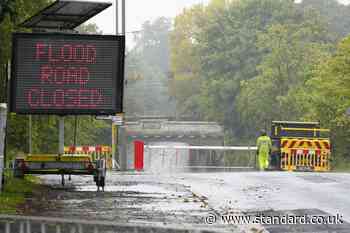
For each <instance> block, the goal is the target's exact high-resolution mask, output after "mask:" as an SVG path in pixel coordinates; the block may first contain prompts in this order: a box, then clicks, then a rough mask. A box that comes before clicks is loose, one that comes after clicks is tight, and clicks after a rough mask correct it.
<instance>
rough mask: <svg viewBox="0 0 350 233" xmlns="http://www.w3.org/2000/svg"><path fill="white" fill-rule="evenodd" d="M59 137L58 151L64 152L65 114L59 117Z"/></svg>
mask: <svg viewBox="0 0 350 233" xmlns="http://www.w3.org/2000/svg"><path fill="white" fill-rule="evenodd" d="M58 123H59V138H58V142H59V145H58V153H59V154H60V155H63V154H64V116H60V117H59V122H58Z"/></svg>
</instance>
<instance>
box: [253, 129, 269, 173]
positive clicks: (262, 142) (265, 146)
mask: <svg viewBox="0 0 350 233" xmlns="http://www.w3.org/2000/svg"><path fill="white" fill-rule="evenodd" d="M256 146H257V148H258V150H257V154H258V161H259V169H260V171H263V170H265V169H267V168H268V167H269V157H270V153H271V148H272V143H271V138H270V137H269V136H267V134H266V131H265V130H261V132H260V137H258V140H257V142H256Z"/></svg>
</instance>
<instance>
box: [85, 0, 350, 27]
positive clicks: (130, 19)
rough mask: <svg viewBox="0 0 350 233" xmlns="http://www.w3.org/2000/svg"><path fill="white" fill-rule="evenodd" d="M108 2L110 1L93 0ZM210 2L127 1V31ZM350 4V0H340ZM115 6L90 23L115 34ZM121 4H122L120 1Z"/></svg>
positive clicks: (188, 0) (198, 0) (192, 0)
mask: <svg viewBox="0 0 350 233" xmlns="http://www.w3.org/2000/svg"><path fill="white" fill-rule="evenodd" d="M91 1H104V2H105V1H107V2H108V0H91ZM208 1H209V0H147V1H146V0H126V31H127V32H131V31H137V30H139V29H140V28H141V25H142V23H143V22H145V21H146V20H153V19H156V18H158V17H160V16H165V17H174V16H175V15H177V14H179V13H180V12H181V11H182V10H183V8H185V7H190V6H191V5H193V4H196V3H207V2H208ZM339 1H340V2H342V3H350V0H339ZM109 2H112V3H113V6H111V7H109V8H108V9H107V10H105V11H104V12H102V13H100V14H99V15H97V16H95V17H94V18H92V19H91V20H89V21H88V22H93V23H96V24H97V26H98V27H99V28H100V29H101V30H102V31H103V33H104V34H115V6H114V4H115V0H109ZM119 2H121V1H120V0H119Z"/></svg>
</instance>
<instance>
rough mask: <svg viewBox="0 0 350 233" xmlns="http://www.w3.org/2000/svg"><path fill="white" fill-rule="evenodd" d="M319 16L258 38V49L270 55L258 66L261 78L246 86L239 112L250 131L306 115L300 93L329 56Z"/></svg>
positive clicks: (308, 16)
mask: <svg viewBox="0 0 350 233" xmlns="http://www.w3.org/2000/svg"><path fill="white" fill-rule="evenodd" d="M318 18H319V16H318V15H317V14H315V12H313V13H310V12H306V13H305V18H304V19H303V21H302V22H301V23H299V24H285V25H281V24H274V25H272V26H271V27H270V28H269V29H268V31H267V32H266V33H261V34H259V36H258V43H257V45H258V47H259V49H260V50H261V51H267V52H268V53H267V54H266V55H265V56H264V57H263V60H262V62H261V64H260V65H259V66H258V68H257V69H258V72H259V74H258V75H257V76H256V77H255V78H253V79H250V80H249V81H245V82H242V87H243V89H242V91H241V93H240V97H239V101H238V102H239V111H240V113H241V117H242V119H244V123H245V124H246V125H249V126H250V130H254V131H256V130H257V129H259V128H262V127H265V126H266V125H269V124H270V122H271V120H273V119H278V120H298V119H300V118H301V117H302V116H303V114H304V109H303V105H302V104H301V103H302V102H300V101H299V99H298V97H299V95H300V93H299V92H301V90H302V89H303V88H304V85H305V83H306V81H307V80H308V79H310V73H311V71H312V69H313V67H314V66H315V65H316V64H318V63H319V62H320V61H321V60H322V59H323V58H324V56H325V55H327V52H328V48H329V46H328V45H327V44H325V43H324V42H323V41H322V40H321V38H324V35H327V34H326V32H325V31H324V29H323V26H322V25H323V24H319V23H315V21H316V22H318V21H320V20H319V19H318Z"/></svg>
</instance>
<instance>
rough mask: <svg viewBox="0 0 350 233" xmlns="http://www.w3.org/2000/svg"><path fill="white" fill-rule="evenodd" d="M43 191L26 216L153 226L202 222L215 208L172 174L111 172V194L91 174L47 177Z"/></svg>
mask: <svg viewBox="0 0 350 233" xmlns="http://www.w3.org/2000/svg"><path fill="white" fill-rule="evenodd" d="M42 181H43V187H44V188H43V189H42V190H41V191H40V192H41V193H36V194H35V195H34V197H32V198H29V199H28V202H27V207H26V208H24V214H25V215H31V216H45V217H62V218H72V219H83V220H89V219H91V220H108V221H113V222H118V223H135V224H142V225H145V224H146V225H152V226H155V225H156V226H157V225H159V226H165V225H169V224H170V225H177V226H183V227H186V226H192V227H193V226H199V227H208V226H207V225H205V223H204V218H205V216H208V214H209V213H211V212H212V210H211V209H210V208H209V207H208V203H207V198H206V197H204V196H200V195H198V194H195V193H193V192H192V191H191V189H190V187H189V186H186V185H183V184H179V183H176V182H171V179H170V180H169V177H161V176H158V175H144V174H143V175H141V174H131V173H110V174H108V179H107V183H106V187H105V192H97V188H96V186H95V184H94V183H93V180H92V177H90V176H73V177H72V181H68V179H67V178H66V185H65V187H62V186H61V184H60V183H61V180H60V176H45V177H42Z"/></svg>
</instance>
